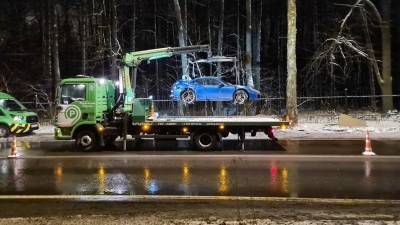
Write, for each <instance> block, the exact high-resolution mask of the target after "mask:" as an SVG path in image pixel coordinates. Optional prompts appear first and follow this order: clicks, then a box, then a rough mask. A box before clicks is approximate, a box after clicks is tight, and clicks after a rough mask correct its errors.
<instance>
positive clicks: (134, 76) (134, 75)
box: [131, 0, 137, 95]
mask: <svg viewBox="0 0 400 225" xmlns="http://www.w3.org/2000/svg"><path fill="white" fill-rule="evenodd" d="M135 49H136V0H132V27H131V51H135ZM136 80H137V68H133V69H132V70H131V84H132V91H133V94H134V95H136Z"/></svg>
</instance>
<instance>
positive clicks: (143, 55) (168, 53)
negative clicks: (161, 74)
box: [119, 45, 210, 105]
mask: <svg viewBox="0 0 400 225" xmlns="http://www.w3.org/2000/svg"><path fill="white" fill-rule="evenodd" d="M196 52H208V53H209V52H210V46H209V45H193V46H188V47H167V48H158V49H151V50H145V51H137V52H128V53H125V54H124V56H123V58H122V64H123V66H124V67H123V70H120V78H119V79H120V80H119V82H120V83H122V84H123V85H120V91H119V93H120V94H123V95H124V96H125V97H124V99H125V100H124V101H123V102H124V104H125V105H128V104H131V103H132V102H133V100H134V98H135V93H133V90H132V86H131V79H130V69H131V68H137V67H138V66H139V65H140V63H141V62H143V61H151V60H157V59H162V58H169V57H172V56H175V55H180V54H190V53H196Z"/></svg>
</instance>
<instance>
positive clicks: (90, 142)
mask: <svg viewBox="0 0 400 225" xmlns="http://www.w3.org/2000/svg"><path fill="white" fill-rule="evenodd" d="M75 145H76V147H77V149H78V150H79V151H83V152H91V151H94V150H96V149H98V147H99V143H98V138H97V135H96V133H95V132H94V131H92V130H81V131H79V133H78V135H77V136H76V138H75Z"/></svg>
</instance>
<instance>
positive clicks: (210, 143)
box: [55, 45, 288, 151]
mask: <svg viewBox="0 0 400 225" xmlns="http://www.w3.org/2000/svg"><path fill="white" fill-rule="evenodd" d="M196 52H209V46H208V45H197V46H189V47H176V48H171V47H169V48H160V49H152V50H146V51H137V52H130V53H126V54H125V55H124V56H123V59H122V61H121V63H122V66H121V68H120V70H119V80H118V81H117V82H115V81H112V80H107V79H102V78H94V77H87V76H78V77H75V78H68V79H64V80H62V81H61V83H60V86H59V90H58V95H59V96H58V100H57V101H58V104H57V107H56V110H57V114H56V128H55V137H56V139H59V140H71V139H74V140H75V143H76V147H77V148H78V149H79V150H81V151H93V150H96V149H98V148H100V147H103V146H107V145H110V144H112V143H113V142H114V141H115V140H116V139H117V138H118V137H121V138H122V139H123V143H124V144H123V148H124V150H126V140H127V136H128V135H129V136H131V137H132V138H137V139H141V138H154V139H155V140H158V139H160V138H180V137H190V139H191V140H192V142H193V143H194V144H195V145H196V146H197V148H198V149H200V150H214V149H216V148H217V147H218V145H219V143H220V142H221V141H222V139H223V138H224V137H227V136H228V135H229V133H232V134H238V135H239V140H240V142H241V143H242V148H243V143H244V139H245V133H246V132H250V133H251V134H252V135H254V136H255V135H256V133H257V132H264V133H266V134H267V135H268V137H269V138H271V139H273V140H276V138H275V137H274V135H273V127H278V126H285V125H288V122H286V121H281V120H279V119H271V118H266V117H265V118H264V117H179V118H178V117H163V118H156V117H155V116H154V106H153V102H152V99H151V98H149V99H138V98H135V94H134V93H133V90H132V87H131V82H130V81H131V79H130V70H131V69H132V68H133V69H134V72H135V71H136V68H137V67H138V65H139V64H140V63H141V62H142V61H150V60H157V59H161V58H167V57H171V56H174V55H180V54H190V53H196Z"/></svg>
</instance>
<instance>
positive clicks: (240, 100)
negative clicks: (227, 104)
mask: <svg viewBox="0 0 400 225" xmlns="http://www.w3.org/2000/svg"><path fill="white" fill-rule="evenodd" d="M248 99H249V95H248V94H247V92H246V91H245V90H238V91H236V93H235V95H234V96H233V103H234V104H238V105H243V104H244V103H246V101H247V100H248Z"/></svg>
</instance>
